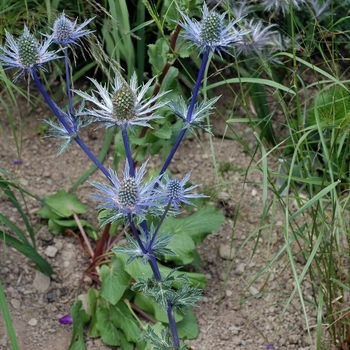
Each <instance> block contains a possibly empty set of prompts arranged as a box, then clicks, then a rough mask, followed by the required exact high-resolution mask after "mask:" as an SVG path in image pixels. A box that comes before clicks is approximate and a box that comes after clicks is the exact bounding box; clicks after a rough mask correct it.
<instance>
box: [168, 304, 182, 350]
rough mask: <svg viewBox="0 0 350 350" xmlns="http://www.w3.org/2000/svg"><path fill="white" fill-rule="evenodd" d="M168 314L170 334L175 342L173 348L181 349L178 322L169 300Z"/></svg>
mask: <svg viewBox="0 0 350 350" xmlns="http://www.w3.org/2000/svg"><path fill="white" fill-rule="evenodd" d="M167 314H168V320H169V326H170V333H171V339H172V341H173V346H174V348H175V349H179V348H180V339H179V334H178V332H177V328H176V321H175V317H174V315H173V308H172V306H171V303H170V301H169V300H168V309H167Z"/></svg>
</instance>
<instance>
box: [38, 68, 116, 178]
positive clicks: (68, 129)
mask: <svg viewBox="0 0 350 350" xmlns="http://www.w3.org/2000/svg"><path fill="white" fill-rule="evenodd" d="M32 75H33V78H34V81H35V84H36V86H37V87H38V89H39V91H40V92H41V94H42V95H43V97H44V99H45V101H46V103H47V104H48V105H49V107H50V108H51V109H52V111H53V112H54V114H55V115H56V117H57V118H58V120H59V121H60V123H61V124H62V125H63V126H64V127H65V129H66V130H67V132H68V134H69V135H72V137H74V141H75V142H76V143H77V144H78V145H79V146H80V147H81V149H82V150H83V151H84V152H85V153H86V155H87V156H88V157H89V158H90V159H91V160H92V161H93V162H94V163H95V165H96V166H97V167H98V168H99V169H100V170H101V171H102V172H103V174H104V175H105V176H106V177H107V179H109V180H110V174H109V172H108V171H107V169H106V168H105V167H104V166H103V165H102V164H101V163H100V161H99V160H98V159H97V158H96V157H95V155H94V154H93V153H92V152H91V151H90V150H89V148H88V147H87V146H86V145H85V143H84V142H83V140H82V139H81V138H80V137H79V136H78V135H76V134H75V132H74V131H73V130H72V129H71V127H70V126H69V125H68V124H67V122H66V120H65V119H64V118H63V117H62V115H61V113H60V111H59V110H58V109H57V107H56V105H55V104H54V103H53V101H52V100H51V98H50V97H49V95H48V94H47V92H46V90H45V89H44V87H43V85H42V84H41V81H40V79H39V77H38V74H37V72H36V71H35V70H34V69H33V71H32Z"/></svg>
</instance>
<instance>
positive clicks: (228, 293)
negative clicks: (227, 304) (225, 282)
mask: <svg viewBox="0 0 350 350" xmlns="http://www.w3.org/2000/svg"><path fill="white" fill-rule="evenodd" d="M225 294H226V296H227V297H230V296H231V295H232V294H233V293H232V290H225Z"/></svg>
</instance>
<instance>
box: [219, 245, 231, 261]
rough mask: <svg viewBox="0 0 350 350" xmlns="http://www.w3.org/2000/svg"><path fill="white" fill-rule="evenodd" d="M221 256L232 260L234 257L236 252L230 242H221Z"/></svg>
mask: <svg viewBox="0 0 350 350" xmlns="http://www.w3.org/2000/svg"><path fill="white" fill-rule="evenodd" d="M219 254H220V257H221V258H222V259H225V260H232V259H233V258H234V255H235V252H234V249H233V247H232V249H231V247H230V245H229V244H221V245H220V250H219Z"/></svg>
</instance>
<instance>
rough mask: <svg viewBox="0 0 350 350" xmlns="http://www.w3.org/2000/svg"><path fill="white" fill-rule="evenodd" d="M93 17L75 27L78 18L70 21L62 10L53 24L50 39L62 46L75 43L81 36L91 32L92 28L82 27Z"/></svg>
mask: <svg viewBox="0 0 350 350" xmlns="http://www.w3.org/2000/svg"><path fill="white" fill-rule="evenodd" d="M94 18H95V17H93V18H90V19H88V20H86V21H85V22H84V23H82V24H81V25H80V26H78V27H77V21H78V19H76V20H75V21H74V22H72V21H71V20H70V19H68V18H67V17H66V15H65V14H64V12H62V14H61V16H60V17H58V18H57V19H56V20H55V22H54V24H53V33H52V41H53V42H54V43H56V44H60V45H63V46H66V45H69V44H75V45H77V41H78V40H79V39H80V38H81V37H83V36H85V35H88V34H91V33H93V31H92V30H87V29H83V28H84V27H85V26H87V25H88V24H89V23H90V22H91V21H92V20H93V19H94Z"/></svg>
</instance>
